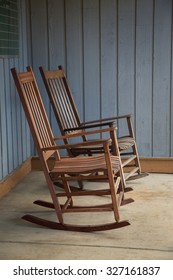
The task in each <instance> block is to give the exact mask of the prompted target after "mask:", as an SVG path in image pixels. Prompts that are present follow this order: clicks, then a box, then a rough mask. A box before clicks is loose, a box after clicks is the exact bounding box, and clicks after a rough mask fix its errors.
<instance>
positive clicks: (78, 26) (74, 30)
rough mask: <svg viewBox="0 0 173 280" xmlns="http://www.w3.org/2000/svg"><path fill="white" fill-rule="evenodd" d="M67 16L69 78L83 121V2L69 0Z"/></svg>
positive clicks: (66, 6)
mask: <svg viewBox="0 0 173 280" xmlns="http://www.w3.org/2000/svg"><path fill="white" fill-rule="evenodd" d="M65 8H66V10H65V14H66V57H67V78H68V82H69V85H70V88H71V90H72V94H73V97H74V99H75V102H76V106H77V108H78V111H79V114H80V116H81V119H82V120H83V117H84V96H83V25H82V13H81V11H82V2H81V1H80V0H67V1H66V5H65Z"/></svg>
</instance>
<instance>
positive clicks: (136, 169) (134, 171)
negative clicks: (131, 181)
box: [125, 167, 139, 180]
mask: <svg viewBox="0 0 173 280" xmlns="http://www.w3.org/2000/svg"><path fill="white" fill-rule="evenodd" d="M138 170H139V167H136V168H134V169H133V170H132V171H131V172H130V173H128V174H127V175H126V176H125V180H127V179H128V178H129V177H131V176H132V175H133V174H135V173H136V172H137V171H138Z"/></svg>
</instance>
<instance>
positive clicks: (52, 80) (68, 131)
mask: <svg viewBox="0 0 173 280" xmlns="http://www.w3.org/2000/svg"><path fill="white" fill-rule="evenodd" d="M39 69H40V73H41V76H42V78H43V81H44V84H45V87H46V90H47V93H48V96H49V99H50V102H51V104H52V107H53V110H54V114H55V117H56V120H57V123H58V125H59V128H60V131H61V134H62V135H63V136H64V137H62V139H63V140H64V143H66V144H67V143H69V138H66V137H65V135H72V134H75V133H79V132H81V131H83V130H86V129H92V128H96V127H103V126H104V127H105V126H108V125H109V126H110V123H111V122H113V121H117V120H120V119H126V124H127V128H128V133H129V135H127V136H123V137H120V138H118V148H119V149H118V151H117V150H115V149H113V147H111V150H112V151H111V152H112V153H113V154H114V155H119V156H121V162H122V167H123V171H124V172H123V175H122V176H123V177H124V186H125V181H126V180H130V179H136V178H139V177H142V176H145V175H147V174H146V173H142V172H141V166H140V161H139V156H138V151H137V145H136V141H135V136H134V131H133V126H132V120H131V115H124V116H114V117H111V118H105V119H100V120H95V121H90V122H85V123H82V122H81V120H80V116H79V113H78V110H77V107H76V105H75V102H74V99H73V96H72V93H71V90H70V87H69V85H68V82H67V79H66V76H65V72H64V70H63V68H62V66H59V69H57V70H53V71H45V70H44V69H43V67H39ZM82 140H83V141H84V142H86V141H87V138H86V136H85V135H83V136H82ZM68 152H69V155H72V156H78V155H81V154H88V155H93V154H96V153H100V152H103V147H102V145H95V146H90V148H89V147H85V146H83V145H81V146H78V147H75V148H74V147H72V148H71V149H69V150H68ZM124 174H125V175H124ZM126 189H127V188H126Z"/></svg>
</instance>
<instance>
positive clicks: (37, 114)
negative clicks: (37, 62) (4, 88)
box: [11, 67, 133, 232]
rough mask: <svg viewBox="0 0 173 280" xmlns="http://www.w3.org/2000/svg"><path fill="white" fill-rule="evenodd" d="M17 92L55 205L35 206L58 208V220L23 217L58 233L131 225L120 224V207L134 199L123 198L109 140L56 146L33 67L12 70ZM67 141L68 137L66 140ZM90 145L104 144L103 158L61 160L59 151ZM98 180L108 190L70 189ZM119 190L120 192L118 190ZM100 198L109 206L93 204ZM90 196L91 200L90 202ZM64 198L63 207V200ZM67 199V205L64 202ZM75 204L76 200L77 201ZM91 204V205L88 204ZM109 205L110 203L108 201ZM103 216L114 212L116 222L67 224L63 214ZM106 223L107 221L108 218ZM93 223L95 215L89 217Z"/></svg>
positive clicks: (68, 158) (43, 202) (112, 130)
mask: <svg viewBox="0 0 173 280" xmlns="http://www.w3.org/2000/svg"><path fill="white" fill-rule="evenodd" d="M11 72H12V75H13V78H14V81H15V85H16V87H17V91H18V93H19V96H20V100H21V103H22V105H23V109H24V111H25V114H26V118H27V120H28V123H29V126H30V130H31V133H32V136H33V140H34V143H35V145H36V148H37V152H38V155H39V158H40V161H41V165H42V170H43V172H44V175H45V178H46V182H47V185H48V189H49V192H50V196H51V198H52V202H47V201H43V200H36V201H35V202H34V203H35V204H37V205H40V206H43V207H48V208H50V209H55V212H56V216H57V219H58V221H50V220H45V219H42V218H39V217H36V216H33V215H25V216H23V217H22V218H23V219H24V220H26V221H29V222H32V223H35V224H38V225H42V226H45V227H48V228H52V229H57V230H68V231H87V232H88V231H100V230H110V229H116V228H121V227H124V226H127V225H129V222H128V221H127V220H125V221H120V215H119V206H120V205H124V204H127V203H130V202H132V201H133V200H132V199H129V200H128V199H127V200H125V199H124V192H123V188H122V182H121V178H120V177H119V176H118V174H119V172H120V168H121V164H120V161H119V158H118V156H113V155H111V154H110V151H109V145H110V141H111V140H110V139H102V140H95V141H85V142H83V143H79V144H77V143H75V144H74V143H73V144H64V145H61V146H57V145H56V143H55V138H54V136H53V133H52V130H51V127H50V124H49V121H48V118H47V115H46V111H45V108H44V105H43V102H42V99H41V96H40V92H39V89H38V86H37V83H36V80H35V77H34V73H33V71H32V68H31V67H27V72H22V73H17V71H16V69H15V68H12V69H11ZM98 131H99V132H101V131H109V132H115V128H114V127H109V128H106V129H104V130H98ZM85 133H86V134H92V133H94V132H82V133H81V135H84V134H85ZM66 139H67V138H66ZM91 145H102V146H103V151H104V153H102V154H101V155H95V156H92V157H91V156H79V157H69V156H68V157H65V158H62V157H61V156H60V154H59V149H68V150H70V151H71V150H73V149H74V148H77V147H79V146H80V147H81V146H85V147H86V146H87V147H88V148H89V149H90V146H91ZM50 157H54V159H55V163H54V167H53V168H52V169H50V167H49V164H48V159H49V158H50ZM96 178H99V179H100V178H101V179H107V185H108V188H104V189H100V188H99V189H96V190H88V191H85V190H83V191H82V190H80V189H79V190H78V191H73V190H71V189H70V186H69V181H71V180H72V181H74V180H76V181H78V180H79V181H83V180H90V179H91V180H92V179H96ZM59 180H61V181H62V184H63V186H64V189H63V191H62V189H61V190H59V191H57V190H56V189H55V185H54V183H55V182H57V181H59ZM118 189H119V191H118ZM98 195H99V196H101V197H100V198H101V199H106V200H107V198H106V197H105V196H108V197H109V198H110V201H109V203H108V204H107V203H106V204H101V205H94V204H93V203H92V204H91V202H92V198H93V200H94V198H96V197H97V196H98ZM79 196H82V197H85V198H86V202H87V203H86V204H87V206H85V205H82V206H80V205H81V201H80V205H75V204H74V197H75V199H77V198H78V197H79ZM87 197H89V198H88V199H87ZM62 199H63V204H61V203H60V201H61V200H62ZM64 199H65V202H64ZM75 202H76V201H75ZM89 202H90V204H89V205H88V203H89ZM106 202H107V201H106ZM97 211H98V213H100V215H101V217H102V219H103V217H104V215H103V214H101V213H103V211H112V214H113V221H112V222H111V223H107V221H105V223H103V224H102V223H101V224H95V223H94V224H93V223H91V222H89V224H87V225H85V224H83V222H82V223H80V224H78V223H77V224H71V223H65V222H64V220H65V217H64V214H66V213H72V212H73V213H78V212H84V213H90V212H97ZM106 220H107V219H106ZM90 221H92V216H90Z"/></svg>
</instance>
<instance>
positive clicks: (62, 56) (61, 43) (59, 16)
mask: <svg viewBox="0 0 173 280" xmlns="http://www.w3.org/2000/svg"><path fill="white" fill-rule="evenodd" d="M64 9H65V7H64V1H63V0H52V1H48V38H49V43H48V44H49V48H48V49H49V53H48V58H49V66H48V67H49V69H50V70H53V69H57V67H58V66H59V65H62V66H63V67H64V68H65V69H66V42H65V37H66V36H65V12H64ZM46 69H47V68H46ZM45 94H46V92H45ZM49 106H50V104H49ZM50 112H51V115H50V120H51V125H52V129H53V131H54V134H55V135H56V136H58V135H60V131H59V128H58V125H57V122H56V119H55V116H54V113H53V110H52V108H50Z"/></svg>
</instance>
